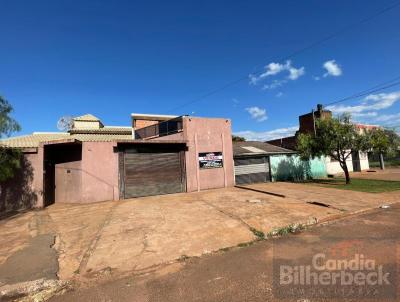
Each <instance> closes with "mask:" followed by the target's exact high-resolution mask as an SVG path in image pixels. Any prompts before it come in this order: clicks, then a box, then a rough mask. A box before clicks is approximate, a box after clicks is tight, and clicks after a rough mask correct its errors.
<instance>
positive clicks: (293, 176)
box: [270, 155, 327, 181]
mask: <svg viewBox="0 0 400 302" xmlns="http://www.w3.org/2000/svg"><path fill="white" fill-rule="evenodd" d="M270 166H271V178H272V181H286V180H290V181H299V180H305V179H310V178H320V177H326V175H327V172H326V166H325V159H324V158H315V159H311V160H309V161H303V160H301V159H300V157H299V156H298V155H272V156H270Z"/></svg>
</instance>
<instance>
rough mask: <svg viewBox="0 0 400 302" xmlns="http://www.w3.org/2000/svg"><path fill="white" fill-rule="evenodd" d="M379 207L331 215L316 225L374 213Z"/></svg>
mask: <svg viewBox="0 0 400 302" xmlns="http://www.w3.org/2000/svg"><path fill="white" fill-rule="evenodd" d="M399 203H400V201H393V202H387V203H385V204H386V205H394V204H399ZM378 209H380V207H377V208H366V209H361V210H357V211H354V212H349V213H343V214H336V215H332V216H330V217H326V218H323V219H321V220H319V221H317V223H315V225H327V224H330V223H333V222H335V221H339V220H342V219H346V218H349V217H352V216H359V215H362V214H368V213H370V212H371V213H372V212H374V211H376V210H378Z"/></svg>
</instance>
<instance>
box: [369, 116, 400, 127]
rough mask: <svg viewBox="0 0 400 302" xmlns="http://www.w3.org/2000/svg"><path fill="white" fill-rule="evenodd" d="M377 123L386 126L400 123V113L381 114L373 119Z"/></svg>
mask: <svg viewBox="0 0 400 302" xmlns="http://www.w3.org/2000/svg"><path fill="white" fill-rule="evenodd" d="M373 120H374V121H375V122H379V123H382V124H385V125H393V124H396V125H397V124H398V123H400V113H394V114H381V115H379V116H377V117H376V118H374V119H373Z"/></svg>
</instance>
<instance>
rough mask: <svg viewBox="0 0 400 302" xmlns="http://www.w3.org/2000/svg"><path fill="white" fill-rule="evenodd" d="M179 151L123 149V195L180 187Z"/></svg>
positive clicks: (155, 193) (181, 183)
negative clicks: (137, 151) (124, 150)
mask: <svg viewBox="0 0 400 302" xmlns="http://www.w3.org/2000/svg"><path fill="white" fill-rule="evenodd" d="M181 154H182V153H181V152H168V153H165V152H163V153H135V152H129V151H126V152H124V163H123V165H124V175H123V176H124V184H123V185H124V191H123V196H124V198H132V197H140V196H150V195H159V194H170V193H178V192H183V191H184V175H183V172H182V171H183V160H182V158H183V156H181Z"/></svg>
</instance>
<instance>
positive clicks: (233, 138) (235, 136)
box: [232, 135, 246, 142]
mask: <svg viewBox="0 0 400 302" xmlns="http://www.w3.org/2000/svg"><path fill="white" fill-rule="evenodd" d="M232 141H233V142H245V141H246V139H245V138H244V137H241V136H237V135H232Z"/></svg>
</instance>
